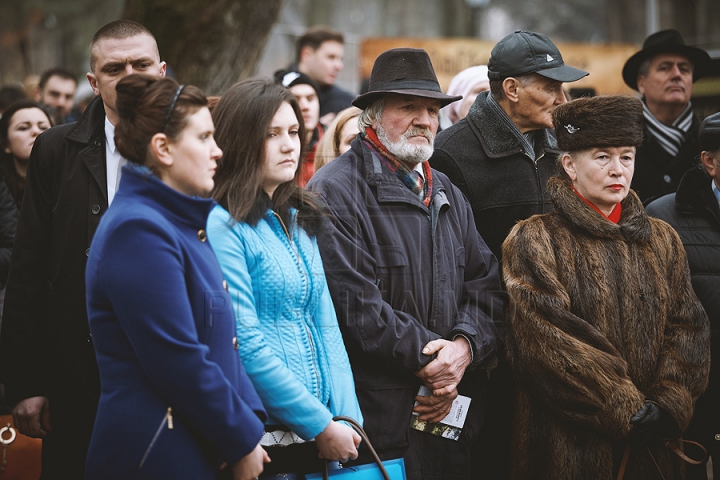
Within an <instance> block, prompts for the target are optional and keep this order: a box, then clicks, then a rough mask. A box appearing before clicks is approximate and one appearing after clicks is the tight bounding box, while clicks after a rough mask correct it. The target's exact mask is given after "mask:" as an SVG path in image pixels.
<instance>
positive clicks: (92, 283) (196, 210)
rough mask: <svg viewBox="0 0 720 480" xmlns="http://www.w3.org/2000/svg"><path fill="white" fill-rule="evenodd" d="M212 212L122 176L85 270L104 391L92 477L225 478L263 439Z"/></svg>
mask: <svg viewBox="0 0 720 480" xmlns="http://www.w3.org/2000/svg"><path fill="white" fill-rule="evenodd" d="M213 205H214V202H213V201H212V200H208V199H199V198H192V197H188V196H186V195H183V194H181V193H179V192H177V191H175V190H173V189H172V188H170V187H168V186H167V185H165V184H164V183H163V182H161V181H160V180H159V179H158V178H157V177H155V176H153V175H152V174H151V173H150V171H149V170H147V169H142V168H138V167H134V168H127V167H126V168H124V169H123V176H122V181H121V184H120V189H119V190H118V193H117V195H116V197H115V200H114V202H113V205H112V208H110V209H109V210H108V212H107V213H106V214H105V216H104V217H103V219H102V222H101V223H100V226H99V228H98V230H97V233H96V234H95V238H94V240H93V243H92V246H91V248H90V256H89V258H88V263H87V271H86V278H87V304H88V317H89V321H90V330H91V333H92V336H93V341H94V346H95V351H96V354H97V361H98V366H99V369H100V381H101V387H102V392H101V397H100V404H99V406H98V414H97V419H96V422H95V427H94V430H93V435H92V440H91V443H90V449H89V452H88V458H87V465H86V478H89V479H91V478H98V479H100V478H102V479H113V478H117V479H127V478H152V479H160V478H173V479H181V478H188V479H190V478H192V479H200V478H215V474H216V473H217V470H218V468H219V466H220V464H221V462H222V461H225V462H227V463H228V464H232V463H234V462H236V461H238V460H239V459H241V458H242V457H243V456H245V455H246V454H248V453H249V452H250V451H252V450H253V448H255V446H256V445H257V444H258V442H259V440H260V437H261V435H262V429H263V423H262V420H264V418H265V413H264V410H263V407H262V404H261V403H260V399H259V398H258V396H257V394H256V393H255V390H254V389H253V387H252V385H251V383H250V381H249V379H248V377H247V374H246V373H245V370H244V369H243V366H242V364H241V362H240V359H239V357H238V355H237V351H236V348H237V341H236V340H235V338H234V335H235V321H234V317H233V312H232V305H231V302H230V296H229V295H228V293H227V291H226V290H225V289H224V282H223V277H222V272H221V270H220V266H219V265H218V263H217V260H216V258H215V256H214V255H213V252H212V249H211V248H210V245H209V243H208V242H207V241H206V235H205V230H204V229H205V224H206V221H207V215H208V213H209V212H210V209H211V208H212V207H213Z"/></svg>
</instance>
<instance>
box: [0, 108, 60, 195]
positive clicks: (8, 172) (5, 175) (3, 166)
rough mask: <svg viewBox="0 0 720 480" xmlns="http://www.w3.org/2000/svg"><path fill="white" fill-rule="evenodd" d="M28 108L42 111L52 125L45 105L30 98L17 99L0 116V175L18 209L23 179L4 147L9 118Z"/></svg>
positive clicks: (10, 154) (6, 143)
mask: <svg viewBox="0 0 720 480" xmlns="http://www.w3.org/2000/svg"><path fill="white" fill-rule="evenodd" d="M28 108H37V109H38V110H40V111H42V112H43V113H44V114H45V116H46V117H47V119H48V123H49V124H50V126H51V127H52V126H54V125H55V122H54V121H53V115H52V113H50V112H49V111H48V108H47V107H45V105H41V104H39V103H37V102H33V101H32V100H26V99H23V100H17V101H16V102H13V103H12V104H10V106H8V108H7V109H6V110H5V112H3V115H2V118H0V175H2V179H3V180H5V183H6V184H7V186H8V189H9V190H10V194H11V195H12V196H13V199H14V200H15V204H16V205H17V207H18V209H20V206H21V205H22V198H23V193H24V192H25V179H24V178H22V177H21V176H20V175H18V173H17V170H16V169H15V160H14V158H13V154H12V153H8V152H6V151H5V148H6V147H8V145H9V140H8V131H9V130H10V120H12V117H13V115H15V114H16V113H17V112H19V111H20V110H26V109H28Z"/></svg>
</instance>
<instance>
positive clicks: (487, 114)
mask: <svg viewBox="0 0 720 480" xmlns="http://www.w3.org/2000/svg"><path fill="white" fill-rule="evenodd" d="M489 95H490V91H486V92H480V94H479V95H478V96H477V98H476V99H475V102H474V103H473V104H472V106H471V107H470V111H469V112H468V116H467V121H468V123H471V124H472V125H471V126H472V127H474V128H473V131H474V132H475V135H476V136H477V137H478V139H479V140H480V143H481V144H482V146H483V148H484V149H485V152H486V153H487V155H488V157H490V158H499V157H507V156H509V155H513V154H516V153H522V152H523V149H522V143H521V142H520V139H519V138H518V137H517V135H516V132H513V131H510V130H508V129H507V128H506V127H505V126H504V120H503V119H502V118H500V117H499V115H500V114H499V113H498V112H497V111H496V110H495V109H493V108H491V107H490V105H489V104H488V96H489ZM535 151H536V153H538V152H540V153H542V152H546V151H551V152H553V153H560V152H559V150H557V142H556V141H555V138H554V137H553V136H552V135H551V134H550V130H549V129H542V130H536V132H535ZM537 156H538V157H539V156H540V155H537Z"/></svg>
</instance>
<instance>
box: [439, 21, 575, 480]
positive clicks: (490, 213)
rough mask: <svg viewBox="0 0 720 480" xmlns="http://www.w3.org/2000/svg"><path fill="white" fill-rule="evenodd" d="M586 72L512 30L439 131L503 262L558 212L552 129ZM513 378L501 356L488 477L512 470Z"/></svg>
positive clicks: (446, 164) (486, 458)
mask: <svg viewBox="0 0 720 480" xmlns="http://www.w3.org/2000/svg"><path fill="white" fill-rule="evenodd" d="M586 75H588V73H587V72H584V71H582V70H579V69H577V68H574V67H571V66H569V65H565V62H564V61H563V58H562V55H561V54H560V51H559V50H558V48H557V47H556V46H555V44H554V43H553V42H552V41H550V39H549V38H548V37H546V36H545V35H543V34H541V33H535V32H525V31H517V32H514V33H511V34H510V35H507V36H506V37H505V38H503V39H502V40H500V41H499V42H498V43H497V45H495V47H493V49H492V52H491V56H490V60H489V62H488V77H489V78H490V91H489V92H481V93H480V94H479V95H478V97H477V98H476V99H475V102H474V103H473V105H472V106H471V107H470V111H469V113H468V115H467V117H465V119H463V120H461V121H460V122H458V123H456V124H455V125H452V126H451V127H449V128H447V129H446V130H443V131H442V132H440V133H439V134H438V137H437V140H436V142H435V153H434V154H433V157H432V158H431V159H430V164H431V165H432V166H433V167H434V168H437V169H438V170H440V171H441V172H444V173H445V174H447V175H448V177H450V180H451V181H452V182H453V183H455V185H457V186H458V187H460V190H462V191H463V193H464V194H465V196H466V197H467V198H468V200H469V201H470V205H471V206H472V209H473V214H474V217H475V225H476V226H477V229H478V232H480V235H481V236H482V237H483V239H484V240H485V242H487V245H488V247H490V250H492V252H493V253H494V254H495V256H496V257H497V258H498V260H502V258H501V256H502V252H501V246H502V243H503V241H504V240H505V237H506V236H507V234H508V233H509V232H510V229H511V228H512V227H513V226H514V225H515V223H517V222H518V221H520V220H524V219H526V218H528V217H530V216H532V215H535V214H536V213H545V212H548V211H550V210H551V209H552V203H551V202H550V197H549V196H548V195H547V194H546V192H545V185H546V184H547V181H548V179H549V178H550V177H551V176H553V175H554V173H555V169H556V166H555V158H556V157H557V154H558V153H559V152H558V151H557V144H556V142H555V139H554V137H553V136H552V135H551V133H550V129H551V128H552V127H553V119H552V114H553V111H554V110H555V107H557V106H558V105H560V104H562V103H565V102H566V101H567V99H566V98H565V94H564V92H563V89H562V84H563V82H574V81H576V80H580V79H581V78H583V77H585V76H586ZM510 383H511V375H510V372H509V368H508V367H507V365H506V364H505V363H504V362H502V361H501V363H500V365H499V367H498V369H497V370H496V371H495V372H494V373H493V377H492V378H491V380H490V391H489V394H490V398H489V400H488V401H489V402H490V403H489V404H488V406H487V407H486V408H487V409H488V412H489V415H488V417H487V418H488V420H487V422H486V425H485V427H484V428H485V431H484V432H483V434H482V435H481V437H480V438H481V443H480V447H479V448H478V450H477V454H478V455H477V457H478V458H479V460H478V464H481V465H483V469H484V470H483V471H484V472H487V478H498V479H501V478H505V477H506V475H507V473H506V472H507V465H508V463H509V461H510V460H509V459H508V453H507V448H508V443H509V432H510V430H511V429H510V410H509V409H510V404H511V401H512V398H511V392H510V390H511V387H510V385H509V384H510ZM483 442H484V443H483Z"/></svg>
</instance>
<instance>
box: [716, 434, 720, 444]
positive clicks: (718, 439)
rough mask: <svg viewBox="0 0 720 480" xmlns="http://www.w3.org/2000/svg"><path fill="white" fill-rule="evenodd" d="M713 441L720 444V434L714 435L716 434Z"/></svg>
mask: <svg viewBox="0 0 720 480" xmlns="http://www.w3.org/2000/svg"><path fill="white" fill-rule="evenodd" d="M715 440H717V441H718V442H720V433H716V434H715Z"/></svg>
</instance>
